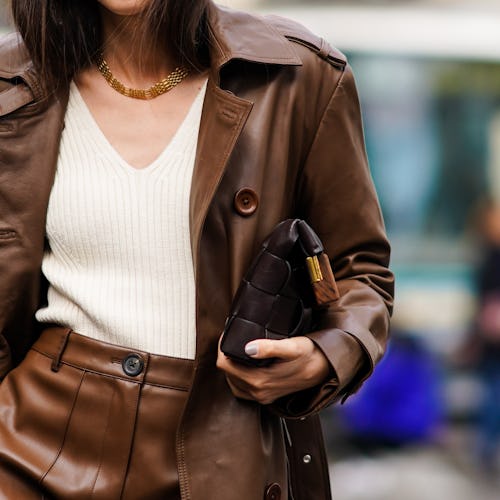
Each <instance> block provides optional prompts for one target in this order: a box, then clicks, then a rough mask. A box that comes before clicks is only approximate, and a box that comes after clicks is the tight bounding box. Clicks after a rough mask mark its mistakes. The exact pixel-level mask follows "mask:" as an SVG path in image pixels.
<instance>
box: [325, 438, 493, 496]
mask: <svg viewBox="0 0 500 500" xmlns="http://www.w3.org/2000/svg"><path fill="white" fill-rule="evenodd" d="M330 476H331V482H332V492H333V499H334V500H448V499H453V500H498V499H499V498H500V481H498V478H497V484H496V485H495V484H493V483H494V481H493V480H492V479H489V480H486V479H485V478H484V477H481V475H480V474H479V473H477V472H475V471H474V470H473V468H472V467H471V466H470V465H467V464H464V463H462V461H461V460H460V458H459V457H453V456H450V455H449V454H448V452H446V451H443V450H441V449H439V448H433V447H428V448H414V449H406V450H403V451H396V452H395V451H393V452H384V453H382V454H380V455H378V456H376V457H372V458H368V457H361V456H359V457H354V458H349V459H342V460H340V461H337V462H333V464H332V465H331V467H330Z"/></svg>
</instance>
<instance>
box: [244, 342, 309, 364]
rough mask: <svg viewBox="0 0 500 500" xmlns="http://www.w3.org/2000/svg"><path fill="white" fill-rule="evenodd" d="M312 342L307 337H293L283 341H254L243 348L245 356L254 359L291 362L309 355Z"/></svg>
mask: <svg viewBox="0 0 500 500" xmlns="http://www.w3.org/2000/svg"><path fill="white" fill-rule="evenodd" d="M313 347H314V346H313V342H312V341H311V340H310V339H308V338H307V337H294V338H289V339H283V340H269V339H262V340H254V341H253V342H249V343H248V344H247V345H246V346H245V352H246V354H247V356H250V357H251V358H255V359H266V358H278V359H281V360H284V361H293V360H295V359H297V358H299V357H300V356H303V355H304V354H309V353H310V352H311V350H312V348H313Z"/></svg>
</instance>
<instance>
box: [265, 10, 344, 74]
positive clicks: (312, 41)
mask: <svg viewBox="0 0 500 500" xmlns="http://www.w3.org/2000/svg"><path fill="white" fill-rule="evenodd" d="M266 19H267V20H268V21H269V22H270V24H272V25H273V27H274V28H275V29H276V30H277V31H278V32H280V33H281V34H282V35H283V36H284V37H286V38H287V39H288V40H290V41H291V42H294V43H298V44H300V45H303V46H304V47H307V48H308V49H310V50H312V51H313V52H314V53H315V54H317V55H318V56H319V57H321V59H324V60H325V61H328V62H329V63H330V64H331V65H332V66H335V67H337V68H339V69H342V70H343V69H344V68H345V67H346V65H347V58H346V56H345V55H344V54H342V52H340V50H338V49H336V48H334V47H332V46H331V45H330V44H329V43H328V42H327V41H326V40H325V39H323V38H321V37H320V36H318V35H315V34H314V33H312V32H311V31H309V30H308V29H307V28H306V27H304V26H302V25H301V24H300V23H297V22H295V21H292V20H290V19H286V18H284V17H280V16H274V15H269V16H266Z"/></svg>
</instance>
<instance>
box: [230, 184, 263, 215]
mask: <svg viewBox="0 0 500 500" xmlns="http://www.w3.org/2000/svg"><path fill="white" fill-rule="evenodd" d="M258 206H259V197H258V196H257V193H256V192H255V191H254V190H253V189H250V188H243V189H240V190H239V191H238V192H237V193H236V194H235V195H234V208H235V209H236V211H237V212H238V213H239V214H240V215H242V216H243V217H249V216H250V215H252V214H253V213H254V212H255V211H256V210H257V207H258Z"/></svg>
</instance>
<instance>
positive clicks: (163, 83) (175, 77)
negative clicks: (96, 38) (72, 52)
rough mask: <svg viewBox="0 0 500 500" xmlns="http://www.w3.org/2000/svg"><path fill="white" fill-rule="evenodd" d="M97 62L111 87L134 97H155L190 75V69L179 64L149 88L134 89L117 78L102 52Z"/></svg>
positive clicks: (98, 67)
mask: <svg viewBox="0 0 500 500" xmlns="http://www.w3.org/2000/svg"><path fill="white" fill-rule="evenodd" d="M96 64H97V69H98V70H99V73H101V75H102V76H103V77H104V78H105V80H106V81H107V82H108V83H109V85H110V87H112V88H113V89H115V90H116V91H117V92H119V93H120V94H122V95H124V96H127V97H132V98H133V99H143V100H147V99H154V98H155V97H158V96H159V95H162V94H165V92H168V91H169V90H172V89H173V88H174V87H175V86H177V85H179V83H181V82H182V80H184V78H186V76H188V75H189V70H188V69H187V68H185V67H184V66H179V67H177V68H175V69H174V71H172V73H170V74H169V75H168V76H167V77H166V78H164V79H163V80H160V81H159V82H157V83H155V84H154V85H152V86H151V87H149V88H147V89H132V88H130V87H126V86H125V85H123V83H122V82H120V81H119V80H117V79H116V78H115V76H114V75H113V73H111V70H110V69H109V66H108V63H107V62H106V61H105V60H104V58H103V56H102V54H99V55H98V56H97V60H96Z"/></svg>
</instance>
